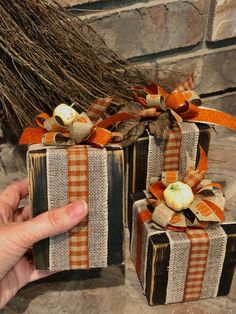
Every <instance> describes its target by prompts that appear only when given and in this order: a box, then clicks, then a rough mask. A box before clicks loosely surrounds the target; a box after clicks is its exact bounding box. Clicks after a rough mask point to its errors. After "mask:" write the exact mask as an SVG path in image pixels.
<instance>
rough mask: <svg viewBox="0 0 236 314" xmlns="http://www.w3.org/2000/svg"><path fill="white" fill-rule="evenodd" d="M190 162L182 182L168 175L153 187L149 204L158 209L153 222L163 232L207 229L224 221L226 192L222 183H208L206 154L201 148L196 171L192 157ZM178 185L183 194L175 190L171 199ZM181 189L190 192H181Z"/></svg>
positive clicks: (173, 175) (155, 211)
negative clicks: (189, 228)
mask: <svg viewBox="0 0 236 314" xmlns="http://www.w3.org/2000/svg"><path fill="white" fill-rule="evenodd" d="M187 159H188V162H187V170H186V173H185V174H184V176H183V177H182V178H181V179H180V178H179V174H178V171H165V172H163V173H162V177H161V180H159V181H157V182H156V183H154V184H152V185H151V186H150V187H149V192H150V195H151V196H149V197H148V198H147V200H148V202H149V204H150V205H152V207H154V211H153V213H152V220H153V221H154V222H155V223H156V224H158V225H159V226H161V227H162V228H167V229H171V230H176V231H184V230H186V228H187V227H195V228H205V227H206V226H207V225H208V224H210V223H216V222H222V221H224V204H225V198H224V195H223V192H222V189H223V188H222V186H221V185H220V184H219V183H214V182H211V181H210V180H206V179H204V178H205V174H206V171H207V168H208V163H207V157H206V154H205V152H204V150H203V149H202V148H200V160H199V164H198V167H197V168H196V169H194V167H193V162H192V161H191V159H190V157H189V156H187ZM179 180H180V181H179ZM174 185H176V186H177V187H178V188H180V190H179V191H178V188H174V189H173V193H172V195H171V196H170V197H172V199H168V194H167V193H168V191H169V190H170V189H171V187H173V186H174ZM181 185H184V186H187V188H186V189H184V190H182V191H181ZM179 193H181V194H179ZM191 195H192V198H191ZM153 196H154V198H153ZM179 201H180V202H181V204H179V203H178V202H179ZM179 205H180V206H179ZM181 206H182V207H184V208H182V207H181Z"/></svg>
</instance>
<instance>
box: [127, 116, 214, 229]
mask: <svg viewBox="0 0 236 314" xmlns="http://www.w3.org/2000/svg"><path fill="white" fill-rule="evenodd" d="M179 126H180V129H181V142H180V156H179V163H178V169H179V173H180V175H181V174H183V173H184V172H185V170H186V164H187V153H188V154H189V156H190V157H191V159H192V160H193V161H194V162H195V165H197V163H198V161H199V149H198V148H199V146H201V147H202V148H203V149H204V151H205V152H206V153H207V152H208V149H209V145H210V135H211V128H210V127H209V126H208V125H206V124H200V123H198V124H196V123H188V122H182V123H179ZM165 143H166V140H164V139H161V138H159V139H157V138H155V137H154V136H153V135H151V134H149V132H146V134H145V135H144V136H142V137H141V138H139V139H138V140H137V141H136V143H134V144H133V145H131V146H129V147H127V148H126V149H125V150H124V152H125V161H126V162H125V164H126V167H125V171H126V177H127V178H128V179H127V180H126V191H127V192H126V194H127V195H130V194H131V193H136V192H138V191H142V190H147V189H148V186H149V185H150V183H151V179H153V178H159V177H161V174H162V171H163V166H164V150H165ZM127 203H128V205H127V207H128V210H127V221H128V226H129V229H131V222H132V201H131V199H128V202H127Z"/></svg>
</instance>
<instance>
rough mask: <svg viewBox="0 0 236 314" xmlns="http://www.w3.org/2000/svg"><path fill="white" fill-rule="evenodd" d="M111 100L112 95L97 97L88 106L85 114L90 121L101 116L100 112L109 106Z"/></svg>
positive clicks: (94, 120) (95, 120)
mask: <svg viewBox="0 0 236 314" xmlns="http://www.w3.org/2000/svg"><path fill="white" fill-rule="evenodd" d="M111 101H112V97H110V96H109V97H106V98H98V99H96V100H95V101H94V102H93V103H92V104H91V106H90V107H89V108H88V111H87V116H88V117H89V118H90V119H91V121H92V122H97V121H98V119H100V118H101V116H102V114H103V113H104V112H105V110H106V109H107V108H108V107H109V105H110V103H111Z"/></svg>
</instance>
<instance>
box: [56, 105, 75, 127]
mask: <svg viewBox="0 0 236 314" xmlns="http://www.w3.org/2000/svg"><path fill="white" fill-rule="evenodd" d="M53 116H54V117H55V119H56V121H57V122H58V123H59V124H60V125H62V126H69V125H70V124H71V123H72V122H73V121H74V120H75V119H76V118H77V117H78V112H77V111H76V110H75V109H73V108H72V107H70V106H68V105H66V104H60V105H58V106H57V107H56V108H55V109H54V112H53Z"/></svg>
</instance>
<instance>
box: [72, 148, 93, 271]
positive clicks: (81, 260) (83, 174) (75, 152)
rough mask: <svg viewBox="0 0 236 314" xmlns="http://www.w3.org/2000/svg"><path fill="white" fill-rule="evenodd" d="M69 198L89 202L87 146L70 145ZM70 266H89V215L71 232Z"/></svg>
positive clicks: (75, 267)
mask: <svg viewBox="0 0 236 314" xmlns="http://www.w3.org/2000/svg"><path fill="white" fill-rule="evenodd" d="M67 156H68V198H69V202H74V201H76V200H78V199H80V200H84V201H85V202H86V203H88V152H87V148H86V146H82V145H81V146H76V147H69V148H68V149H67ZM69 238H70V239H69V246H70V268H71V269H78V268H80V269H81V268H85V269H86V268H89V253H88V249H89V248H88V217H87V216H86V217H85V218H84V219H83V220H82V221H81V222H80V223H79V224H78V225H77V226H76V227H74V228H73V229H72V230H71V231H70V232H69Z"/></svg>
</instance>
